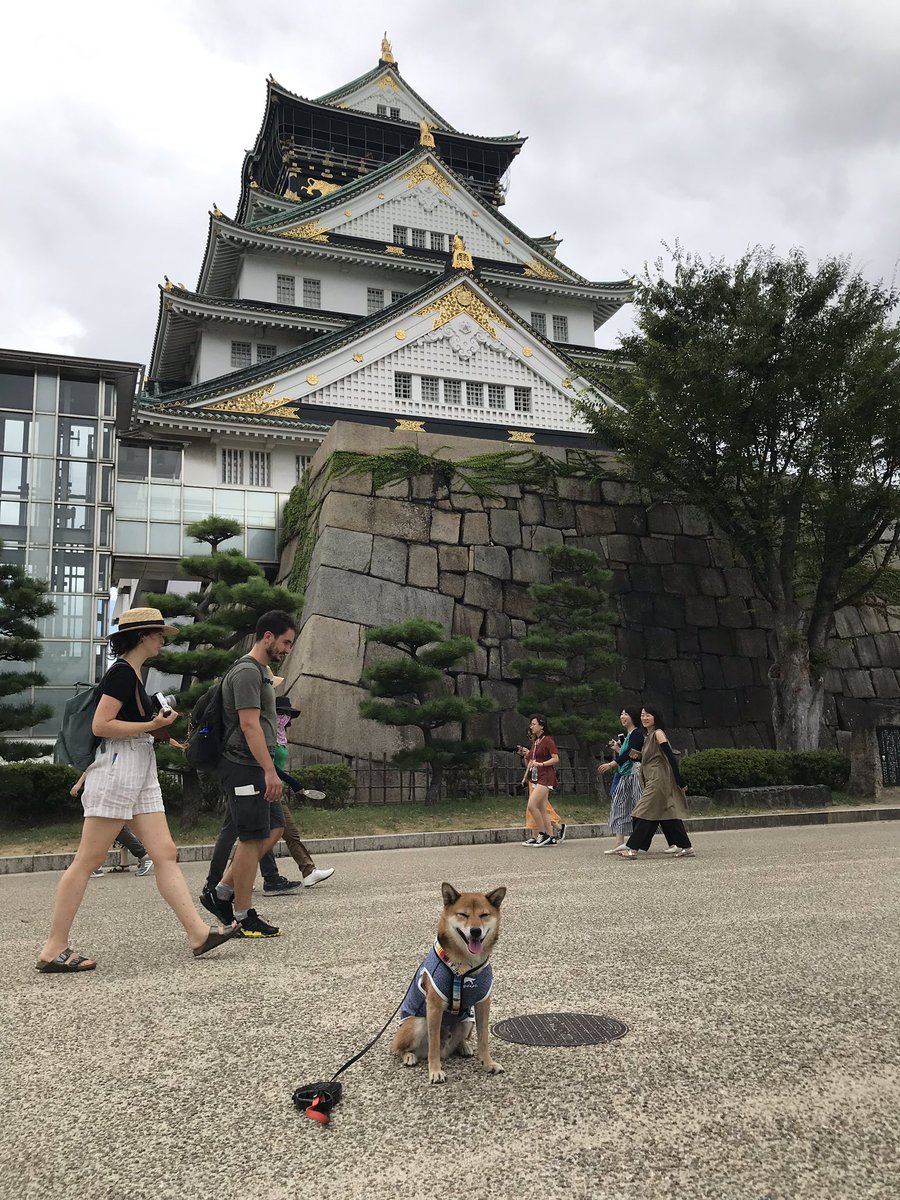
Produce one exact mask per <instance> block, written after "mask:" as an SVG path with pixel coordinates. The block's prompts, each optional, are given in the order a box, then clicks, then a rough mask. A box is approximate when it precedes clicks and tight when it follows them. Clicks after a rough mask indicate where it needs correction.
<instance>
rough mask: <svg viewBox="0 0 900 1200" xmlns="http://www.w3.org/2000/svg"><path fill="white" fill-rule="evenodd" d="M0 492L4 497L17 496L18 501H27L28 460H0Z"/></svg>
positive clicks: (6, 458) (9, 458) (8, 458)
mask: <svg viewBox="0 0 900 1200" xmlns="http://www.w3.org/2000/svg"><path fill="white" fill-rule="evenodd" d="M0 491H2V492H3V494H4V496H18V498H19V499H20V500H27V499H28V459H27V458H13V457H12V456H11V455H10V456H8V457H4V458H0Z"/></svg>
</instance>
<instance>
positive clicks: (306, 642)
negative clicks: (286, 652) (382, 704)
mask: <svg viewBox="0 0 900 1200" xmlns="http://www.w3.org/2000/svg"><path fill="white" fill-rule="evenodd" d="M365 649H366V642H365V632H364V630H363V627H362V626H361V625H359V624H358V623H357V622H355V621H336V620H334V619H333V618H332V617H325V616H320V615H318V614H313V615H312V616H310V617H309V618H308V619H307V621H306V622H305V624H304V626H303V628H302V630H301V631H300V636H299V638H298V639H297V643H296V645H295V646H294V648H293V650H292V651H291V654H290V657H289V658H288V659H287V660H286V662H285V664H284V667H283V668H282V673H283V675H284V678H285V683H286V689H285V690H286V691H287V692H290V691H291V689H292V688H293V686H294V684H295V682H296V680H297V678H298V677H299V676H300V675H319V676H321V677H322V678H323V679H336V680H340V681H342V682H344V683H353V684H356V683H359V677H360V674H361V673H362V669H363V662H364V657H365Z"/></svg>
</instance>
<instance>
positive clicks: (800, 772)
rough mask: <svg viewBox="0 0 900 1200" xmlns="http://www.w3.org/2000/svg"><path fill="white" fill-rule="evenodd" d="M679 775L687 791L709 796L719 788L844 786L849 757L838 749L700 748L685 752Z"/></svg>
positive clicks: (836, 788)
mask: <svg viewBox="0 0 900 1200" xmlns="http://www.w3.org/2000/svg"><path fill="white" fill-rule="evenodd" d="M680 767H681V774H682V776H683V777H684V781H685V783H686V784H687V786H688V791H689V792H694V793H695V794H696V795H699V796H711V795H712V794H713V792H717V791H719V789H720V788H745V787H777V786H779V785H785V784H824V785H825V786H826V787H830V788H832V789H833V790H835V791H840V790H842V789H843V788H845V787H846V785H847V781H848V779H849V778H850V760H849V758H847V757H846V755H844V754H841V753H839V752H838V751H837V750H805V751H795V750H701V751H699V752H698V753H697V754H690V755H685V757H684V758H683V759H682V760H681V763H680Z"/></svg>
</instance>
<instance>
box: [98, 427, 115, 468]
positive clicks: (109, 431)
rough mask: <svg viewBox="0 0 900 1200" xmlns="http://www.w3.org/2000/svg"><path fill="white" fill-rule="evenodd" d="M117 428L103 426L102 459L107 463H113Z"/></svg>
mask: <svg viewBox="0 0 900 1200" xmlns="http://www.w3.org/2000/svg"><path fill="white" fill-rule="evenodd" d="M115 444H116V443H115V428H114V427H113V426H112V425H104V426H103V437H102V439H101V446H100V457H101V458H102V459H105V460H106V461H107V462H111V461H112V458H113V452H114V447H115Z"/></svg>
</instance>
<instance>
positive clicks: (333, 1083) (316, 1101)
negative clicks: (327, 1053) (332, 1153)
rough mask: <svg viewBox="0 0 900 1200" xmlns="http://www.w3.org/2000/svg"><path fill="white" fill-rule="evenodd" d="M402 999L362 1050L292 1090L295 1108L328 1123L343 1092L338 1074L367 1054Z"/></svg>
mask: <svg viewBox="0 0 900 1200" xmlns="http://www.w3.org/2000/svg"><path fill="white" fill-rule="evenodd" d="M420 965H421V964H420ZM418 974H419V967H416V969H415V971H414V972H413V977H412V979H411V980H410V984H413V983H415V981H416V977H417V976H418ZM408 991H409V987H407V989H406V992H408ZM406 992H404V993H403V1000H405V999H406ZM403 1000H401V1001H400V1003H399V1004H398V1005H397V1007H396V1008H395V1009H394V1011H393V1012H392V1013H391V1015H390V1016H389V1017H388V1019H387V1020H386V1021H385V1023H384V1024H383V1025H382V1027H381V1028H380V1029H379V1030H378V1032H377V1033H376V1034H375V1036H374V1037H373V1038H372V1040H371V1041H370V1042H367V1043H366V1045H365V1046H363V1048H362V1050H359V1051H358V1052H357V1053H356V1054H354V1055H353V1057H352V1058H348V1059H347V1061H346V1062H345V1063H344V1065H343V1066H342V1067H338V1069H337V1070H336V1071H335V1073H334V1074H333V1075H332V1077H331V1078H330V1079H329V1080H327V1081H324V1082H319V1083H307V1084H305V1085H301V1086H300V1087H298V1088H297V1089H296V1090H295V1091H294V1094H293V1095H292V1097H291V1099H292V1100H293V1102H294V1104H295V1105H296V1106H297V1108H299V1109H301V1110H302V1111H303V1112H305V1113H306V1115H307V1116H308V1117H310V1118H311V1119H312V1120H313V1121H318V1122H319V1123H320V1124H322V1125H327V1124H328V1122H329V1121H330V1120H331V1117H330V1113H331V1110H332V1109H333V1108H334V1106H335V1105H336V1104H338V1103H340V1100H341V1096H342V1095H343V1093H344V1085H343V1084H342V1083H338V1082H337V1077H338V1075H343V1073H344V1072H345V1071H346V1070H347V1068H348V1067H352V1066H353V1064H354V1063H355V1062H358V1061H359V1060H360V1059H361V1058H362V1056H363V1055H364V1054H367V1053H368V1052H369V1051H370V1050H371V1049H372V1047H373V1046H374V1045H375V1043H376V1042H377V1041H378V1039H379V1038H380V1037H381V1036H382V1034H383V1033H384V1031H385V1030H386V1029H387V1027H388V1025H390V1023H391V1021H393V1019H394V1017H396V1015H397V1013H398V1012H399V1011H400V1009H401V1008H402V1007H403Z"/></svg>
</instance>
